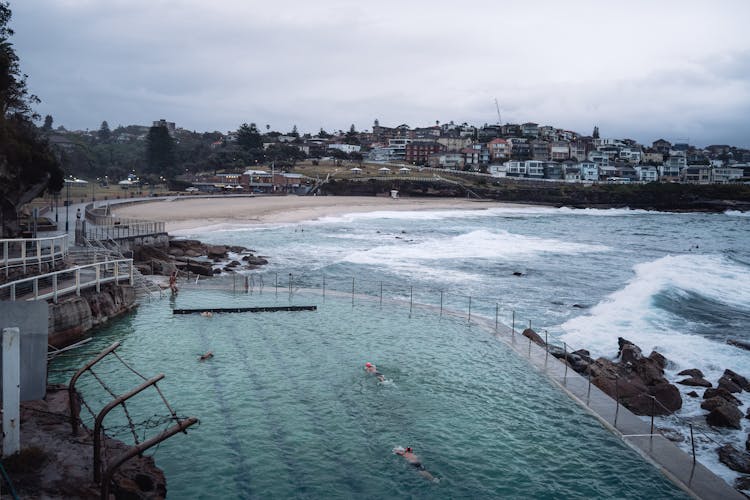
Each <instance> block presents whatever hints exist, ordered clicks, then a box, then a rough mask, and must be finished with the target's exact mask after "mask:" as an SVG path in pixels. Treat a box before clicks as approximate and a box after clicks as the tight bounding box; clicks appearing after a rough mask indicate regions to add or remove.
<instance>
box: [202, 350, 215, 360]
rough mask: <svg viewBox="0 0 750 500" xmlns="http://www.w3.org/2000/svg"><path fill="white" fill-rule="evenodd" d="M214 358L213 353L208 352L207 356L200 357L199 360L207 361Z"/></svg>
mask: <svg viewBox="0 0 750 500" xmlns="http://www.w3.org/2000/svg"><path fill="white" fill-rule="evenodd" d="M213 357H214V353H212V352H211V351H206V353H205V354H201V355H200V357H199V358H198V361H206V360H207V359H211V358H213Z"/></svg>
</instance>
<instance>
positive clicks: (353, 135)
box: [344, 124, 359, 144]
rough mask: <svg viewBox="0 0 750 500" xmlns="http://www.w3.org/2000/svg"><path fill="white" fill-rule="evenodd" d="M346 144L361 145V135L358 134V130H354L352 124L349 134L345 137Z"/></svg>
mask: <svg viewBox="0 0 750 500" xmlns="http://www.w3.org/2000/svg"><path fill="white" fill-rule="evenodd" d="M344 143H345V144H359V134H358V133H357V129H355V128H354V124H352V126H351V127H349V132H347V133H346V135H345V136H344Z"/></svg>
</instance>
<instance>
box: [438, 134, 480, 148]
mask: <svg viewBox="0 0 750 500" xmlns="http://www.w3.org/2000/svg"><path fill="white" fill-rule="evenodd" d="M437 143H438V144H442V145H443V146H444V147H445V151H449V152H455V151H461V150H462V149H464V148H468V147H469V146H471V143H472V140H471V138H469V137H441V138H440V139H438V140H437Z"/></svg>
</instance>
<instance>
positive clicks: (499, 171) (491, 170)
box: [487, 164, 508, 177]
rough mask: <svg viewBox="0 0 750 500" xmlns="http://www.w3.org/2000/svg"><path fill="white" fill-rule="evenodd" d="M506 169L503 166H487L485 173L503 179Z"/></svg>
mask: <svg viewBox="0 0 750 500" xmlns="http://www.w3.org/2000/svg"><path fill="white" fill-rule="evenodd" d="M507 171H508V167H507V166H506V165H505V164H500V165H497V164H495V165H489V166H488V167H487V173H488V174H490V175H491V176H492V177H505V176H506V175H507Z"/></svg>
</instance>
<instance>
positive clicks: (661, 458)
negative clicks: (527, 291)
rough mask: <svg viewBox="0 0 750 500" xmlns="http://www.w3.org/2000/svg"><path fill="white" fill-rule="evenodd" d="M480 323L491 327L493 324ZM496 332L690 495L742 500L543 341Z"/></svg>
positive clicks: (724, 483)
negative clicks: (553, 352) (545, 346)
mask: <svg viewBox="0 0 750 500" xmlns="http://www.w3.org/2000/svg"><path fill="white" fill-rule="evenodd" d="M485 326H487V327H489V328H490V329H491V330H492V331H495V328H494V325H489V324H487V325H485ZM496 335H497V337H498V338H499V339H500V340H502V341H503V342H504V343H506V344H507V345H508V346H509V347H511V348H512V349H513V350H514V351H516V352H517V353H518V354H519V355H520V356H521V357H523V358H525V359H527V360H528V361H529V363H531V364H532V365H533V366H534V367H536V368H537V369H539V370H540V371H541V372H543V373H545V374H546V375H547V376H548V377H549V379H550V380H551V381H552V382H553V383H554V384H555V385H557V386H558V387H560V389H562V390H563V392H565V393H567V394H568V396H570V397H571V398H572V399H573V400H574V401H575V402H577V403H578V404H579V405H580V406H582V407H583V408H585V409H586V410H587V411H588V412H590V413H591V414H592V415H593V416H595V417H596V418H597V419H598V420H599V421H600V422H601V423H602V425H604V426H605V427H606V428H608V429H609V430H611V431H612V432H613V433H615V434H616V435H618V436H620V437H621V438H622V440H623V441H625V443H626V444H627V445H628V446H630V447H631V448H633V449H634V450H635V451H637V452H638V453H639V454H640V455H641V456H642V457H643V458H644V459H646V460H647V461H649V462H651V463H652V464H653V465H654V466H655V467H656V468H657V469H659V470H660V471H661V472H662V473H663V474H664V475H665V476H667V478H669V479H670V480H671V481H672V482H673V483H675V484H676V485H677V486H679V487H680V488H681V489H683V490H684V491H685V492H686V493H688V494H689V495H691V496H693V497H695V498H701V499H704V500H713V499H716V500H732V499H737V500H747V499H746V497H745V496H744V495H743V494H741V493H740V492H739V491H737V490H735V489H734V488H732V487H731V486H730V485H729V484H727V482H726V481H724V480H723V479H721V478H720V477H718V476H717V475H716V474H714V473H713V472H711V471H710V470H709V469H707V468H706V467H705V466H704V465H703V464H701V463H700V462H698V461H693V458H692V457H691V456H690V455H689V454H687V453H685V452H684V451H683V450H681V449H680V448H678V447H677V445H675V444H674V443H673V442H671V441H670V440H668V439H667V438H666V437H664V436H663V435H661V434H659V433H658V432H655V433H654V434H652V433H651V424H650V423H648V422H646V421H644V420H643V419H642V418H640V417H638V416H637V415H635V414H634V413H632V412H631V411H630V410H628V409H627V408H625V407H624V406H623V405H618V404H617V402H616V401H615V400H614V399H612V398H611V397H609V396H608V395H607V394H605V393H604V392H603V391H602V390H601V389H599V388H598V387H596V386H595V385H593V384H590V383H589V380H588V379H587V378H584V377H583V376H581V375H580V374H578V373H576V372H575V371H573V369H571V368H567V369H566V364H565V363H563V362H562V361H560V360H558V359H557V358H555V357H554V356H552V354H549V353H547V350H546V349H545V348H544V347H543V346H540V345H537V344H535V343H533V342H531V341H530V340H529V339H527V338H526V337H524V336H523V335H521V334H520V333H519V332H516V333H515V334H514V333H513V332H512V331H511V329H510V328H505V327H503V328H502V329H500V328H499V329H498V330H497V331H496Z"/></svg>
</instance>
